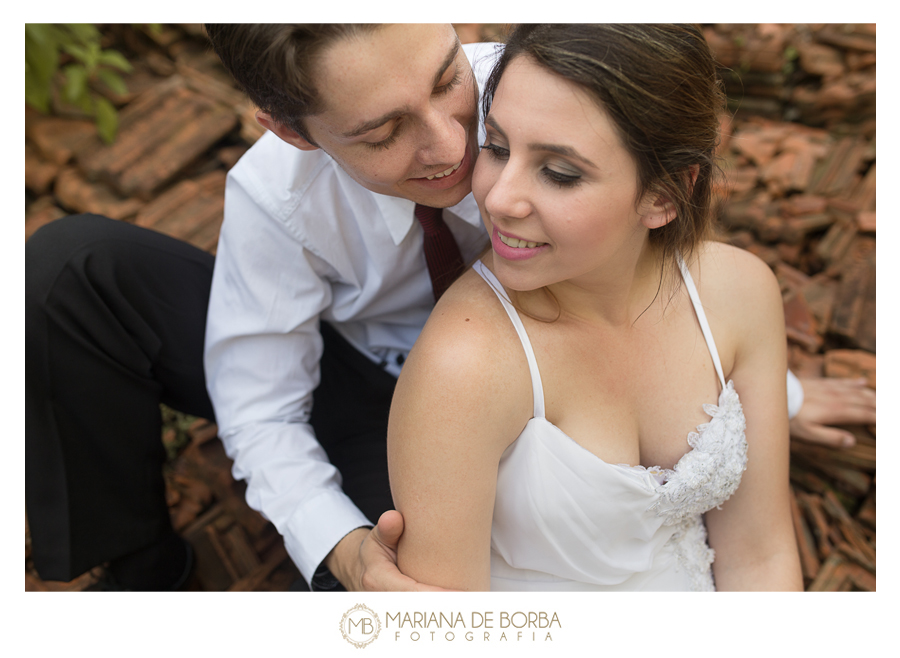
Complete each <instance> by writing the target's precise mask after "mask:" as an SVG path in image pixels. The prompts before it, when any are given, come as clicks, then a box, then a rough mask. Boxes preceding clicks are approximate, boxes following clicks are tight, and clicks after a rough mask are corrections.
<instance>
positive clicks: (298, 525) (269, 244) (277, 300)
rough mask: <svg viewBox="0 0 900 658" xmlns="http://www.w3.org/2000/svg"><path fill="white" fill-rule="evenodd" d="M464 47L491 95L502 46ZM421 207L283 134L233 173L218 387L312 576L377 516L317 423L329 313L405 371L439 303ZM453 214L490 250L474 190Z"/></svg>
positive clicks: (228, 430) (224, 418)
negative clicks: (313, 419) (348, 482)
mask: <svg viewBox="0 0 900 658" xmlns="http://www.w3.org/2000/svg"><path fill="white" fill-rule="evenodd" d="M463 48H464V50H465V52H466V54H467V55H468V57H469V60H470V62H471V63H472V67H473V70H474V72H475V77H476V80H477V82H478V87H479V96H480V92H481V90H482V89H483V86H484V81H485V80H486V79H487V76H488V74H489V73H490V68H491V66H492V64H493V62H494V60H495V45H494V44H468V45H465V46H463ZM482 137H483V131H482V134H480V135H479V140H481V139H482ZM414 206H415V204H414V203H413V202H412V201H409V200H408V199H400V198H396V197H389V196H384V195H380V194H376V193H374V192H370V191H369V190H367V189H365V188H363V187H362V186H361V185H359V184H358V183H356V182H355V181H354V180H353V179H351V178H350V177H349V176H348V175H347V174H346V173H345V172H344V171H343V170H342V169H341V168H340V166H339V165H338V164H337V163H336V162H335V161H334V160H332V158H331V157H330V156H328V155H327V154H326V153H325V152H324V151H321V150H316V151H300V150H299V149H297V148H295V147H293V146H291V145H289V144H287V143H285V142H283V141H282V140H280V139H279V138H278V137H276V136H275V135H274V134H272V133H266V134H265V135H264V136H263V137H262V138H260V140H259V141H258V142H257V143H256V144H255V145H254V146H253V147H252V148H251V149H250V150H249V151H248V152H247V153H246V154H245V155H244V157H242V158H241V160H240V161H239V162H238V163H237V165H235V167H234V168H233V169H232V170H231V171H230V172H229V174H228V179H227V184H226V187H225V220H224V222H223V224H222V230H221V234H220V237H219V244H218V248H217V254H216V263H215V270H214V273H213V282H212V291H211V293H210V302H209V314H208V317H207V328H206V347H205V367H206V378H207V388H208V389H209V394H210V398H211V400H212V403H213V407H214V409H215V413H216V421H217V423H218V426H219V435H220V437H221V438H222V441H223V443H224V445H225V449H226V451H227V453H228V455H229V457H231V458H232V459H233V460H234V468H233V473H234V476H235V478H238V479H243V480H246V482H247V502H248V504H249V505H250V506H251V507H252V508H253V509H256V510H258V511H260V512H261V513H262V514H264V515H265V517H266V518H267V519H269V520H270V521H272V523H273V524H274V525H275V527H276V528H277V529H278V531H279V532H280V533H281V534H282V535H283V537H284V540H285V547H286V548H287V551H288V554H289V555H290V556H291V559H292V560H293V561H294V563H295V564H296V565H297V567H298V568H299V569H300V571H301V573H302V574H303V575H304V577H306V579H307V580H310V579H311V578H312V576H313V574H314V572H315V570H316V568H317V567H318V566H319V564H320V563H321V562H322V561H323V560H324V559H325V556H326V555H327V554H328V553H329V551H331V549H332V548H334V546H335V545H336V544H337V543H338V542H339V541H340V540H341V538H343V537H344V536H345V535H346V534H347V533H349V532H350V531H351V530H353V529H355V528H358V527H360V526H366V525H372V524H373V523H374V522H376V521H377V519H367V518H366V517H365V516H364V515H363V514H362V512H360V511H359V510H358V509H357V508H356V506H355V505H354V504H353V503H352V502H351V501H350V499H349V498H348V497H347V496H346V495H345V494H344V493H343V491H342V490H341V477H340V474H339V473H338V472H337V470H336V469H335V468H334V466H332V465H331V464H330V463H329V461H328V457H327V456H326V454H325V451H324V450H323V449H322V447H321V446H320V445H319V443H318V442H317V441H316V438H315V435H314V433H313V430H312V428H311V427H310V425H309V422H308V421H309V417H310V412H311V410H312V395H313V391H314V390H315V388H316V386H317V385H318V383H319V360H320V358H321V356H322V338H321V335H320V334H319V321H320V320H325V321H328V322H330V323H332V324H333V326H334V327H335V329H336V330H337V331H338V332H340V333H341V335H343V336H344V338H346V339H347V340H348V341H349V342H350V343H351V344H352V345H353V346H355V347H356V348H357V349H358V350H359V351H360V352H361V353H363V354H365V355H366V356H368V357H369V358H371V359H372V360H373V361H374V362H376V363H384V364H385V365H384V368H385V370H387V371H388V372H390V373H391V374H392V375H394V376H397V375H398V374H399V372H400V364H401V363H402V361H403V359H405V357H406V355H407V354H408V352H409V350H410V348H412V345H413V343H414V342H415V340H416V338H417V337H418V335H419V333H420V331H421V330H422V327H423V326H424V325H425V321H426V320H427V319H428V315H429V313H430V312H431V310H432V308H433V307H434V296H433V293H432V289H431V280H430V278H429V275H428V270H427V266H426V264H425V255H424V251H423V248H422V229H421V226H420V225H419V224H418V222H417V221H416V220H415V217H414V215H413V211H414ZM444 220H445V222H446V223H447V225H448V226H449V228H450V230H451V232H452V233H453V235H454V237H455V238H456V240H457V243H458V244H459V247H460V251H461V253H462V256H463V259H464V261H466V262H471V261H472V260H474V259H475V258H477V256H478V255H479V253H480V252H481V250H482V249H483V248H484V247H485V246H486V245H487V235H486V232H485V230H484V226H483V225H482V223H481V218H480V216H479V213H478V207H477V206H476V204H475V201H474V199H473V198H472V196H471V195H469V196H467V197H466V198H465V199H463V201H462V202H461V203H459V204H458V205H456V206H454V207H452V208H449V209H447V210H445V211H444ZM398 357H399V358H398Z"/></svg>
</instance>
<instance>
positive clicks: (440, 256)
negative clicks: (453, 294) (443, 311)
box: [416, 204, 463, 301]
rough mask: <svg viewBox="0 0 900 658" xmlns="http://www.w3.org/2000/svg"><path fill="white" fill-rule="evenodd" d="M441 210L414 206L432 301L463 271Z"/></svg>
mask: <svg viewBox="0 0 900 658" xmlns="http://www.w3.org/2000/svg"><path fill="white" fill-rule="evenodd" d="M441 212H442V209H441V208H429V207H428V206H420V205H419V204H416V219H418V220H419V223H420V224H421V225H422V230H423V231H424V232H425V242H424V244H425V263H427V265H428V273H429V274H430V275H431V288H432V290H433V291H434V301H437V300H438V299H440V298H441V295H443V294H444V291H445V290H446V289H447V288H449V287H450V284H451V283H453V282H454V281H455V280H456V277H458V276H459V275H460V274H461V273H462V270H463V259H462V255H461V254H460V253H459V247H458V246H456V240H454V239H453V234H452V233H451V232H450V229H449V228H448V227H447V225H446V224H445V223H444V220H443V219H442V218H441Z"/></svg>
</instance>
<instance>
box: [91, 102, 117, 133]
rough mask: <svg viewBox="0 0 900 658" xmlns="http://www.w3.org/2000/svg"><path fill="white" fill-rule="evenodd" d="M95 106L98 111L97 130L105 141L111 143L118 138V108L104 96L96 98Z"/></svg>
mask: <svg viewBox="0 0 900 658" xmlns="http://www.w3.org/2000/svg"><path fill="white" fill-rule="evenodd" d="M94 107H95V109H96V111H97V114H96V117H95V120H96V123H97V132H98V133H99V134H100V137H101V138H102V139H103V141H104V142H106V143H107V144H110V143H112V141H113V140H114V139H115V138H116V131H117V130H118V129H119V117H118V114H117V113H116V108H115V107H113V104H112V103H110V102H109V101H108V100H106V99H105V98H102V97H98V98H96V99H95V104H94Z"/></svg>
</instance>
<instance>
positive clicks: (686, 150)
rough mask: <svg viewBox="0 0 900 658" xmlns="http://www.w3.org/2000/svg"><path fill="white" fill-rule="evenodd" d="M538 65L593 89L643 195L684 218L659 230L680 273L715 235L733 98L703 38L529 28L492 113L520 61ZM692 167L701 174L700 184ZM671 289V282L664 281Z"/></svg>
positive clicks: (690, 29)
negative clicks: (723, 134)
mask: <svg viewBox="0 0 900 658" xmlns="http://www.w3.org/2000/svg"><path fill="white" fill-rule="evenodd" d="M522 55H525V56H528V57H531V58H532V59H533V60H534V61H535V62H537V63H538V64H540V65H541V66H543V67H545V68H547V69H548V70H549V71H551V72H553V73H555V74H556V75H559V76H561V77H562V78H565V79H566V80H570V81H572V82H574V83H576V84H578V85H580V86H581V87H583V88H584V89H585V90H587V91H588V92H589V93H590V94H591V95H592V96H593V97H594V98H595V99H596V100H597V102H598V105H599V106H600V107H601V109H603V110H604V111H605V112H606V113H607V114H608V115H609V116H610V118H611V119H612V122H613V124H614V125H615V126H616V129H617V130H618V132H619V135H620V137H621V138H622V142H623V144H624V145H625V148H626V149H627V150H628V152H629V153H630V154H631V155H632V157H633V158H634V159H635V161H636V162H637V168H638V195H637V199H635V203H637V202H638V200H640V199H641V198H643V196H644V195H645V194H647V193H651V194H658V195H660V196H661V197H664V198H666V199H668V200H669V201H671V202H672V204H673V205H674V206H675V210H676V217H675V219H674V220H672V221H670V222H669V223H668V224H666V225H665V226H662V227H660V228H657V229H653V230H651V231H650V238H649V239H650V243H651V244H654V245H656V246H657V247H659V248H660V250H661V256H662V259H663V266H664V270H663V272H664V273H665V271H666V270H667V268H668V271H673V270H672V269H671V268H672V267H674V271H675V272H677V271H678V270H677V266H676V264H677V257H678V255H679V254H681V255H682V256H684V258H685V260H689V257H690V254H691V253H692V251H693V250H694V248H696V247H697V246H698V245H699V244H700V242H701V241H703V240H704V239H707V238H708V237H709V236H710V234H711V230H712V217H711V208H710V206H711V201H712V188H713V178H714V175H715V173H716V172H717V171H718V167H717V165H716V162H715V152H716V146H717V144H718V139H719V116H720V113H721V111H722V109H723V108H724V103H725V97H724V94H723V92H722V88H721V84H720V81H719V78H718V74H717V66H716V62H715V59H714V57H713V55H712V53H711V52H710V50H709V46H708V45H707V43H706V40H705V39H704V37H703V33H702V32H701V31H700V28H699V27H697V26H691V25H651V24H625V25H616V24H599V25H589V24H565V25H519V26H517V27H516V28H515V29H514V30H513V31H512V33H511V34H510V37H509V39H508V41H507V44H506V48H505V49H504V52H503V55H502V56H501V58H500V60H499V61H498V62H497V64H496V66H495V68H494V70H493V72H492V73H491V76H490V78H489V80H488V82H487V85H486V87H485V92H484V97H483V99H482V102H483V105H484V108H483V109H484V114H485V116H487V113H488V112H489V110H490V106H491V102H492V100H493V95H494V92H495V91H496V89H497V85H498V84H499V82H500V78H501V77H502V76H503V71H504V70H505V69H506V67H507V65H508V64H509V62H510V61H512V60H513V59H515V58H516V57H519V56H522ZM692 168H693V170H696V171H697V176H696V180H694V179H693V177H692ZM661 281H662V280H661Z"/></svg>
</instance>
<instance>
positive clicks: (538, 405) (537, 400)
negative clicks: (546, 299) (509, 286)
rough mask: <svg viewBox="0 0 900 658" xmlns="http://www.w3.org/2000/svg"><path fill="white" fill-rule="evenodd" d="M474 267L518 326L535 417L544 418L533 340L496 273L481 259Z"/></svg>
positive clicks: (542, 395) (542, 393)
mask: <svg viewBox="0 0 900 658" xmlns="http://www.w3.org/2000/svg"><path fill="white" fill-rule="evenodd" d="M472 269H474V270H475V271H476V272H478V274H480V275H481V278H482V279H484V280H485V281H486V282H487V284H488V285H489V286H490V287H491V288H492V289H493V290H494V293H496V295H497V298H498V299H499V300H500V303H501V304H503V308H505V309H506V314H507V315H508V316H509V319H510V320H512V323H513V326H514V327H515V328H516V333H517V334H519V340H520V341H522V347H523V348H524V349H525V357H526V358H527V359H528V369H529V370H530V371H531V390H532V394H533V395H534V417H535V418H543V417H544V385H543V384H542V383H541V373H540V371H539V370H538V366H537V359H535V358H534V349H532V347H531V341H530V340H529V339H528V334H527V333H526V331H525V325H523V324H522V318H520V317H519V313H518V311H516V308H515V306H513V305H512V302H511V301H509V297H507V296H506V291H505V290H504V289H503V285H502V284H501V283H500V281H499V280H498V279H497V277H496V276H494V273H493V272H491V271H490V270H489V269H488V268H487V267H485V265H484V263H482V262H481V261H480V260H479V261H476V262H475V264H474V265H472Z"/></svg>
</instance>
